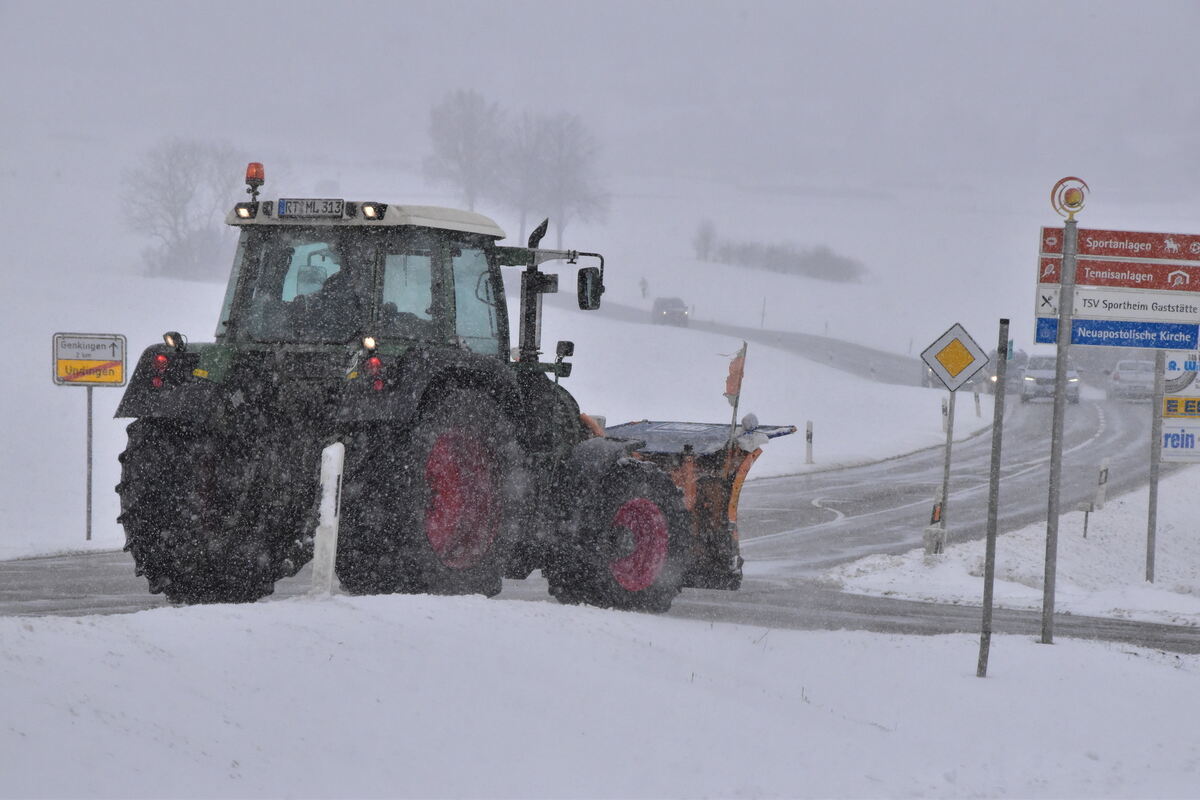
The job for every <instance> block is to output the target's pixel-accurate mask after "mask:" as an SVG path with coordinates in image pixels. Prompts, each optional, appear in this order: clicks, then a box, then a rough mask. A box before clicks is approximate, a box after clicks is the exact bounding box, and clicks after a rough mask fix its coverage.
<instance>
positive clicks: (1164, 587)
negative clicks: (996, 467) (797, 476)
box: [824, 468, 1200, 625]
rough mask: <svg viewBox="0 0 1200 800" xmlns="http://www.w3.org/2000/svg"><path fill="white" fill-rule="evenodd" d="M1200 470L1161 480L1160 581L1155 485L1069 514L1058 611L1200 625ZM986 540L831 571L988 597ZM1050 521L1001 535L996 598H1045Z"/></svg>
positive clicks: (868, 589) (1061, 550)
mask: <svg viewBox="0 0 1200 800" xmlns="http://www.w3.org/2000/svg"><path fill="white" fill-rule="evenodd" d="M1198 491H1200V470H1197V469H1194V468H1189V469H1184V470H1181V471H1179V472H1177V473H1175V474H1173V475H1171V476H1169V477H1166V478H1164V479H1163V480H1162V481H1161V482H1160V484H1159V498H1158V526H1157V536H1156V547H1155V580H1154V583H1147V582H1146V520H1147V506H1148V503H1149V492H1148V490H1146V489H1142V490H1139V491H1136V492H1131V493H1129V494H1127V495H1124V496H1123V497H1120V498H1117V499H1115V500H1109V501H1108V502H1107V503H1106V504H1105V506H1104V509H1103V510H1101V511H1096V512H1093V513H1091V514H1090V515H1089V518H1088V528H1087V538H1084V536H1083V512H1080V511H1073V512H1070V513H1067V514H1063V515H1062V516H1061V517H1060V522H1059V527H1058V551H1057V552H1058V558H1057V571H1056V577H1055V610H1056V611H1060V612H1067V613H1071V614H1084V615H1090V616H1100V617H1117V618H1125V619H1137V620H1145V621H1151V622H1165V623H1169V624H1174V625H1200V539H1198V538H1197V537H1196V533H1195V516H1196V505H1195V497H1196V493H1197V492H1198ZM983 554H984V542H983V541H982V540H979V541H972V542H961V543H958V544H951V546H950V547H948V548H947V549H946V552H945V553H944V554H943V555H941V556H933V557H929V558H927V557H926V556H925V555H924V552H923V551H922V550H913V551H911V552H908V553H904V554H903V555H898V556H883V555H877V556H868V557H867V558H864V559H860V560H858V561H855V562H852V563H849V564H843V565H841V566H839V567H837V568H835V569H832V570H829V571H828V572H827V573H825V575H824V578H825V579H826V580H829V581H831V582H833V583H835V584H837V585H838V586H840V587H842V588H844V589H845V590H846V591H849V592H855V593H859V594H870V595H881V596H886V597H899V598H907V599H912V600H930V601H933V602H939V603H956V604H967V605H980V604H981V603H982V596H983V581H982V580H981V578H982V576H983ZM1045 559H1046V524H1045V523H1044V522H1041V523H1038V524H1035V525H1029V526H1027V527H1025V528H1021V529H1020V530H1017V531H1012V532H1010V533H1006V534H1003V535H1002V536H1000V537H999V538H998V540H997V544H996V586H995V605H996V607H998V608H1014V609H1037V610H1040V609H1041V607H1042V582H1043V577H1044V574H1045Z"/></svg>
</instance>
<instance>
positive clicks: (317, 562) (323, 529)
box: [310, 442, 346, 597]
mask: <svg viewBox="0 0 1200 800" xmlns="http://www.w3.org/2000/svg"><path fill="white" fill-rule="evenodd" d="M345 460H346V446H345V445H344V444H342V443H341V442H334V443H333V444H331V445H329V446H328V447H326V448H325V449H324V450H322V451H321V510H320V516H319V518H318V522H317V531H316V534H315V535H314V537H313V577H312V591H311V592H310V594H312V595H323V596H325V597H328V596H329V595H330V594H332V592H333V570H334V562H335V561H336V559H337V540H338V519H339V517H340V515H341V499H342V498H341V495H342V466H343V464H344V463H345Z"/></svg>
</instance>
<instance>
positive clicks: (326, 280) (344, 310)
mask: <svg viewBox="0 0 1200 800" xmlns="http://www.w3.org/2000/svg"><path fill="white" fill-rule="evenodd" d="M464 238H466V239H470V238H471V237H464ZM238 252H239V255H240V256H241V258H240V260H239V262H238V264H237V265H235V272H234V279H235V280H236V278H237V275H238V274H239V273H241V274H242V280H241V288H240V289H239V290H238V293H237V294H236V296H235V297H236V299H234V300H233V301H232V305H233V308H232V310H231V311H230V313H229V330H230V331H231V335H233V336H235V337H236V338H241V339H251V340H255V341H275V342H302V343H333V342H349V341H351V340H353V339H355V338H357V337H358V336H361V335H363V334H365V333H368V332H370V333H372V334H373V335H377V336H380V337H382V338H384V339H385V340H387V339H393V340H394V339H416V340H423V341H440V342H448V341H452V340H454V337H456V336H457V337H458V341H461V342H462V343H463V345H464V346H467V347H469V348H470V349H472V350H475V351H476V352H480V353H488V354H496V353H499V352H500V351H501V346H500V345H501V343H500V339H501V333H502V327H501V326H502V324H503V323H502V320H501V319H499V318H498V315H497V313H496V309H495V307H494V304H493V298H494V297H495V286H494V281H495V280H498V277H496V275H494V273H497V270H495V269H493V268H490V267H489V261H488V258H487V253H486V251H485V249H484V247H483V246H482V243H480V242H477V241H474V240H471V241H469V242H468V241H459V239H458V238H457V237H452V236H448V235H445V234H442V233H440V232H437V231H431V230H427V229H412V228H401V229H397V228H386V229H374V230H371V229H363V228H361V227H346V228H333V227H316V226H314V227H309V228H301V227H287V228H270V229H257V230H248V231H246V232H245V233H244V234H243V239H242V242H241V245H240V246H239V250H238Z"/></svg>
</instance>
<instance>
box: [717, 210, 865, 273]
mask: <svg viewBox="0 0 1200 800" xmlns="http://www.w3.org/2000/svg"><path fill="white" fill-rule="evenodd" d="M693 245H694V246H695V249H696V258H698V259H700V260H701V261H714V262H718V263H722V264H735V265H737V266H741V267H752V268H754V269H765V270H768V271H770V272H780V273H783V274H785V275H801V276H804V277H806V278H816V279H818V280H823V281H834V282H837V283H856V282H857V281H859V280H860V279H861V278H862V277H863V276H865V275H866V274H867V268H866V267H865V266H863V264H862V263H861V262H859V261H855V260H854V259H853V258H849V257H847V256H843V255H839V254H837V253H835V252H833V250H831V249H830V248H828V247H826V246H825V245H818V246H816V247H810V248H801V247H797V246H796V245H793V244H788V243H786V242H785V243H780V244H763V243H762V242H739V241H734V240H732V239H722V238H720V237H718V236H717V232H716V227H715V226H714V225H713V223H712V222H711V221H709V220H705V221H703V222H701V223H700V228H699V230H698V231H697V232H696V238H695V239H694V241H693Z"/></svg>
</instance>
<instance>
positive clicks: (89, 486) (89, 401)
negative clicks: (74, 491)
mask: <svg viewBox="0 0 1200 800" xmlns="http://www.w3.org/2000/svg"><path fill="white" fill-rule="evenodd" d="M85 531H86V532H85V534H84V538H85V539H86V541H89V542H90V541H91V540H92V387H91V386H89V387H87V524H86V528H85Z"/></svg>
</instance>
